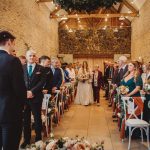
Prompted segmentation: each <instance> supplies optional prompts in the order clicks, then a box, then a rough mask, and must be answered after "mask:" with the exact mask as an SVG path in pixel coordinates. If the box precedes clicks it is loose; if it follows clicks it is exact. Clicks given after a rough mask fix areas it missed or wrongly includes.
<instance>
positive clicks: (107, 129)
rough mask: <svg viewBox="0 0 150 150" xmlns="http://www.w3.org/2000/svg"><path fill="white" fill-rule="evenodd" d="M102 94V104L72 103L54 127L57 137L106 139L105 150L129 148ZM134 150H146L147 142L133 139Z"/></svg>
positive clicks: (97, 140)
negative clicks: (122, 140) (122, 139)
mask: <svg viewBox="0 0 150 150" xmlns="http://www.w3.org/2000/svg"><path fill="white" fill-rule="evenodd" d="M107 105H108V102H107V101H106V100H105V99H104V98H103V93H102V94H101V106H100V107H97V106H96V105H92V106H80V105H72V106H71V107H70V110H69V111H68V112H66V113H65V115H64V116H63V118H62V120H61V122H60V124H59V126H57V127H55V128H54V134H55V137H56V138H58V137H75V136H76V135H78V136H80V137H85V138H86V139H88V140H89V141H91V142H92V143H93V142H99V141H101V140H104V143H105V144H104V147H105V150H127V145H128V140H125V142H124V143H122V142H121V140H120V138H119V131H118V128H117V123H114V122H113V121H112V109H111V108H108V106H107ZM131 146H132V150H146V149H147V147H146V143H144V144H142V143H141V141H140V140H136V141H135V140H133V141H132V145H131Z"/></svg>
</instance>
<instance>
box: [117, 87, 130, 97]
mask: <svg viewBox="0 0 150 150" xmlns="http://www.w3.org/2000/svg"><path fill="white" fill-rule="evenodd" d="M128 92H129V87H127V86H124V85H121V86H120V87H119V93H120V94H122V95H126V94H127V93H128Z"/></svg>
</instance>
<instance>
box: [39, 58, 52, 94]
mask: <svg viewBox="0 0 150 150" xmlns="http://www.w3.org/2000/svg"><path fill="white" fill-rule="evenodd" d="M39 62H40V65H41V66H43V67H44V69H45V73H46V83H45V85H44V87H43V93H44V94H47V93H48V94H49V93H52V81H53V72H52V70H51V68H50V58H49V57H48V56H41V57H40V58H39Z"/></svg>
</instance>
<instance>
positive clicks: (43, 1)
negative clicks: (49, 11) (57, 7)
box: [36, 0, 53, 3]
mask: <svg viewBox="0 0 150 150" xmlns="http://www.w3.org/2000/svg"><path fill="white" fill-rule="evenodd" d="M52 1H53V0H36V2H37V3H45V2H52Z"/></svg>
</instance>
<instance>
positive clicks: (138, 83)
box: [121, 76, 143, 97]
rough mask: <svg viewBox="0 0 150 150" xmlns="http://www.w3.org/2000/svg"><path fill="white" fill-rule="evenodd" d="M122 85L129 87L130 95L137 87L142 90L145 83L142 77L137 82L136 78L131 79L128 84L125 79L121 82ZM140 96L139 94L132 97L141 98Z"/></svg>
mask: <svg viewBox="0 0 150 150" xmlns="http://www.w3.org/2000/svg"><path fill="white" fill-rule="evenodd" d="M121 85H124V86H127V87H128V88H129V93H130V92H132V91H133V90H134V89H135V88H136V86H140V87H141V88H142V86H143V81H142V78H141V76H138V77H137V79H136V81H135V79H134V77H133V78H131V79H129V80H128V81H127V82H126V81H125V80H124V79H123V80H122V81H121ZM140 96H141V95H140V92H137V93H135V94H134V95H132V97H140Z"/></svg>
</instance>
